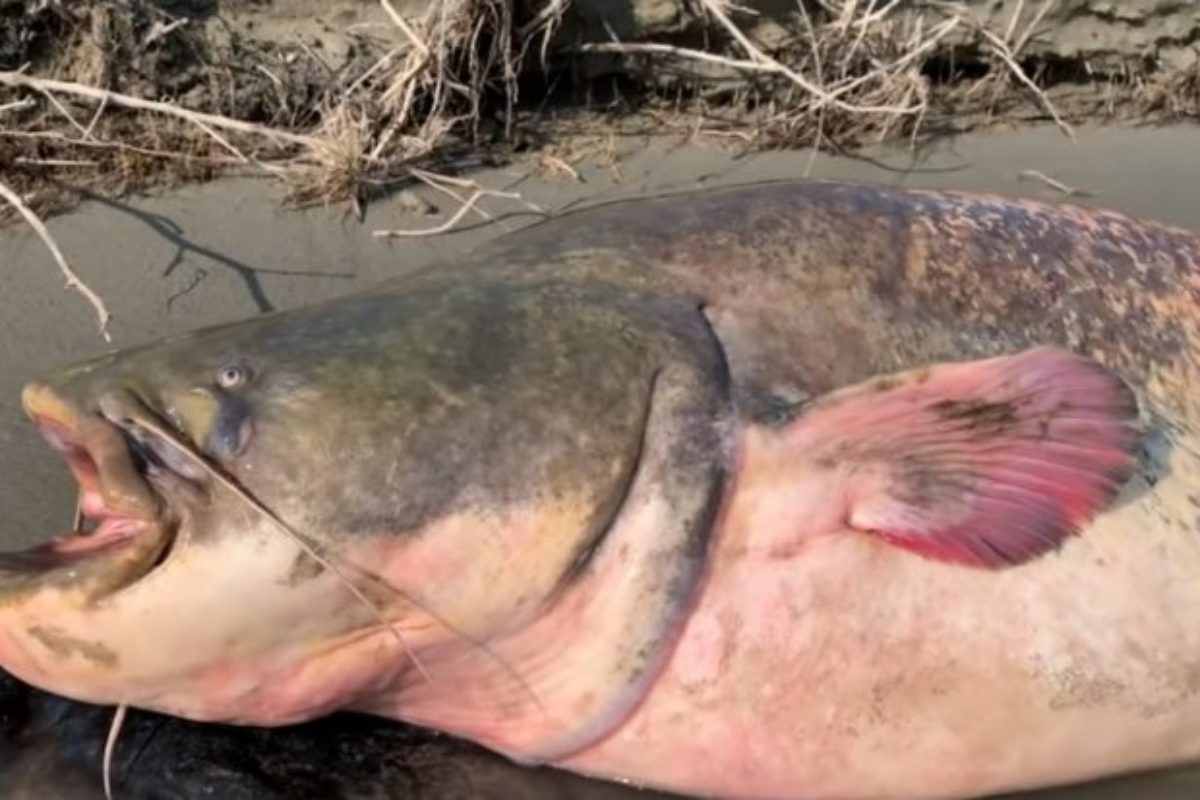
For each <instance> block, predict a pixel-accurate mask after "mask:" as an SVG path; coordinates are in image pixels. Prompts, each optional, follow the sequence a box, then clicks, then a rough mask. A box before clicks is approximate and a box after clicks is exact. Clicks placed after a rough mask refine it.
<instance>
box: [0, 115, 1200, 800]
mask: <svg viewBox="0 0 1200 800" xmlns="http://www.w3.org/2000/svg"><path fill="white" fill-rule="evenodd" d="M1198 140H1200V129H1197V128H1195V127H1182V126H1181V127H1168V128H1158V129H1149V128H1146V129H1138V130H1134V129H1118V128H1107V129H1095V130H1088V129H1083V130H1081V131H1080V132H1079V140H1078V142H1077V143H1072V142H1071V141H1069V140H1067V139H1066V138H1064V137H1063V136H1062V135H1061V134H1060V133H1058V132H1057V131H1055V130H1053V129H1051V128H1044V129H1034V130H1024V131H1022V132H1020V133H1019V134H985V135H971V136H966V137H961V138H958V139H953V140H946V141H943V142H941V143H939V144H938V145H936V146H935V147H933V148H931V149H930V150H928V151H927V152H924V153H921V154H920V155H919V156H914V155H913V154H910V153H891V154H888V153H880V154H878V156H877V158H874V159H855V160H851V159H833V158H830V157H827V156H821V157H820V158H818V159H817V160H816V162H815V164H814V165H813V168H812V173H811V174H812V177H815V178H834V179H849V180H856V181H870V182H879V183H887V184H894V185H906V186H921V187H944V188H959V189H971V190H983V191H995V192H1001V193H1005V194H1011V195H1027V196H1034V197H1041V198H1047V199H1064V196H1063V194H1062V193H1061V192H1059V191H1057V190H1055V189H1052V188H1050V187H1049V186H1047V185H1046V184H1045V183H1043V182H1041V181H1038V180H1036V179H1032V178H1028V177H1024V178H1023V177H1022V176H1021V173H1022V171H1025V170H1037V171H1040V172H1042V173H1044V174H1046V175H1049V176H1053V177H1054V178H1055V179H1057V180H1059V181H1062V182H1063V183H1065V184H1068V185H1070V186H1073V187H1076V188H1078V189H1080V190H1085V191H1087V192H1090V193H1091V194H1090V196H1086V197H1072V198H1070V201H1071V202H1077V203H1082V204H1087V205H1103V206H1108V207H1111V208H1115V209H1118V210H1121V211H1124V212H1127V213H1130V214H1134V215H1138V216H1147V217H1154V218H1157V219H1160V220H1162V221H1165V222H1168V223H1174V224H1177V225H1182V226H1185V227H1189V228H1191V229H1193V230H1197V231H1200V202H1198V200H1200V195H1198V190H1197V187H1198V186H1200V159H1197V158H1196V157H1195V153H1196V144H1197V141H1198ZM617 147H618V151H620V152H621V153H622V156H621V158H620V160H619V162H618V163H617V169H618V170H619V172H620V176H619V178H618V177H617V176H616V175H614V173H613V169H612V168H611V167H610V166H608V165H604V164H594V165H590V166H588V167H587V168H586V169H583V168H581V169H580V172H581V174H582V175H583V177H584V182H583V183H576V182H574V181H572V180H570V179H564V178H554V179H549V180H541V179H527V178H526V177H525V175H526V172H525V171H523V170H519V169H509V170H496V171H492V172H484V173H480V174H478V175H476V176H474V177H476V178H477V179H478V180H479V181H481V182H482V183H483V184H484V185H486V186H489V187H492V188H496V189H507V190H517V191H520V192H522V194H523V196H524V197H525V199H527V200H529V201H532V202H534V203H538V204H539V205H541V206H542V207H544V208H546V209H548V210H553V209H557V208H563V207H564V206H567V205H569V204H572V203H577V202H580V201H585V202H591V201H596V200H609V199H614V198H616V197H620V196H628V195H638V194H643V193H646V192H654V191H664V190H678V189H687V188H692V187H696V186H700V185H717V184H725V183H741V182H747V181H753V180H758V179H764V178H780V177H801V176H803V175H804V174H805V170H806V169H807V168H808V166H809V157H808V154H806V153H796V152H777V153H766V154H759V155H755V156H747V157H745V158H740V159H739V158H734V157H733V156H731V155H730V154H727V153H723V152H721V151H718V150H715V149H713V148H700V147H696V146H694V145H691V146H686V147H684V146H678V145H677V144H675V143H673V142H666V141H649V140H642V139H626V140H622V141H618V144H617ZM429 199H430V200H432V201H433V202H434V203H435V204H437V205H438V206H440V207H442V210H443V211H447V210H449V211H453V206H452V205H450V204H447V203H444V202H443V201H444V200H445V198H443V197H438V196H433V195H430V196H429ZM276 200H277V195H276V191H275V189H273V188H272V187H271V186H270V185H268V184H265V183H263V182H259V181H249V180H246V181H240V180H239V181H233V180H230V181H223V182H219V183H214V184H210V185H206V186H201V187H195V188H190V189H187V190H185V191H180V192H177V193H172V194H169V195H165V196H161V197H154V198H149V199H141V200H137V201H122V202H116V201H109V200H95V201H92V202H89V203H87V204H85V205H84V206H83V207H82V208H81V209H80V210H79V211H77V212H75V213H72V214H70V215H68V216H65V217H62V218H58V219H55V220H53V221H52V222H51V229H52V230H53V232H54V234H55V236H56V238H57V239H58V242H59V244H60V245H61V246H62V247H63V249H64V251H65V252H66V254H67V256H68V258H70V259H72V260H73V262H74V264H75V266H76V268H77V269H78V270H79V272H80V273H81V274H82V275H83V276H84V278H85V279H86V280H88V281H89V282H90V283H91V285H92V286H93V287H94V288H96V289H97V290H98V291H99V292H100V293H101V294H102V295H103V296H104V297H105V299H106V300H107V302H108V304H109V306H110V308H111V310H112V311H113V313H114V315H115V321H114V324H113V327H112V332H113V336H114V345H115V346H120V347H123V346H128V345H132V344H135V343H138V342H142V341H146V340H150V339H154V338H156V337H159V336H162V335H164V334H167V333H170V332H175V331H181V330H186V329H189V328H193V327H196V326H199V325H203V324H209V323H214V322H221V321H226V320H233V319H237V318H241V317H245V316H248V315H251V314H255V313H257V312H260V311H263V310H267V309H271V308H286V307H290V306H296V305H300V304H304V303H308V302H311V301H314V300H317V299H321V298H325V297H330V296H334V295H338V294H342V293H345V292H349V291H353V290H355V289H357V288H362V287H366V286H370V285H372V284H374V283H376V282H378V281H380V280H383V279H385V278H387V277H389V276H392V275H395V274H397V273H398V272H399V271H401V270H403V269H405V268H409V267H412V266H416V265H419V264H423V263H427V262H428V261H430V260H433V259H435V258H438V257H445V256H447V255H451V254H453V253H454V252H456V251H458V250H460V249H463V248H467V247H470V246H472V245H474V244H477V243H480V242H482V241H485V240H486V239H487V238H488V237H491V236H495V235H498V234H501V233H504V232H505V231H511V230H516V229H517V228H519V227H520V226H522V225H524V224H527V223H530V222H533V221H535V220H536V217H535V216H532V215H528V214H526V215H524V216H516V217H509V218H506V219H503V220H501V222H500V223H499V224H496V225H492V226H487V227H484V228H478V227H477V228H476V229H473V230H470V231H467V232H463V233H456V234H453V235H448V236H439V237H436V238H423V239H399V240H392V241H390V242H385V241H382V240H379V239H376V238H373V237H372V236H371V231H372V230H374V229H376V228H381V227H389V228H390V227H424V226H427V225H432V224H437V223H438V222H440V221H441V219H442V217H437V216H432V217H425V218H418V217H413V216H411V215H409V214H406V213H405V212H404V211H403V209H402V206H403V204H401V203H400V202H394V203H391V204H384V205H377V206H374V207H372V208H371V209H369V211H368V214H367V219H366V221H365V223H364V224H360V223H359V222H357V221H356V220H354V219H353V218H351V217H349V216H346V215H345V214H344V210H343V209H341V208H338V209H319V210H314V211H307V212H297V211H290V210H285V209H282V208H280V207H279V205H278V203H277V202H276ZM484 207H485V208H486V209H487V210H488V211H489V212H490V213H493V214H495V215H497V216H500V215H502V214H504V213H508V212H520V211H521V209H522V207H521V206H520V205H519V204H516V203H513V202H511V201H504V200H492V199H489V200H487V201H485V204H484ZM478 219H479V218H478V217H475V220H476V221H478ZM0 267H2V269H3V274H4V281H5V283H4V286H5V289H4V292H3V294H2V295H0V469H2V470H3V472H2V474H3V477H4V481H3V482H2V484H0V508H3V510H4V513H3V515H2V519H3V521H2V522H0V545H2V546H3V547H4V548H6V549H8V548H14V547H17V546H21V545H25V544H28V543H31V542H34V541H36V540H39V539H44V538H46V537H48V536H50V535H52V534H54V533H57V532H60V531H62V530H65V529H66V528H67V527H68V526H69V525H70V522H71V515H72V511H73V507H74V506H73V504H74V495H73V484H72V483H71V482H70V481H69V479H68V475H67V472H66V470H65V468H64V466H63V465H62V463H61V462H60V461H59V460H58V459H57V457H55V456H54V455H53V454H52V453H50V451H49V450H48V449H47V448H45V447H44V446H43V445H42V443H41V441H40V440H39V438H38V437H37V436H36V434H35V433H34V432H33V430H32V429H31V428H30V427H29V426H27V425H26V424H25V422H24V419H23V417H22V416H21V414H20V409H19V405H18V400H19V393H20V387H21V384H22V383H23V382H25V381H26V380H28V379H30V378H32V377H35V376H36V375H37V374H38V373H39V372H41V371H44V370H47V369H50V368H53V367H55V366H59V365H62V364H65V363H68V362H72V361H76V360H79V359H81V358H85V357H88V356H91V355H94V354H97V353H100V352H103V351H104V350H105V349H106V345H105V344H104V343H103V342H102V341H101V340H100V339H99V337H98V336H97V333H96V329H95V325H94V318H93V317H92V316H91V313H90V309H89V308H88V307H87V306H86V305H84V303H83V302H82V300H81V299H80V298H78V297H77V296H76V295H74V294H69V293H66V292H64V291H63V288H62V280H61V277H60V276H59V274H58V272H57V271H56V268H55V267H54V265H53V263H52V262H51V261H50V259H49V257H48V255H47V253H46V251H45V250H44V248H43V246H42V245H41V243H40V241H39V240H37V239H36V238H35V237H34V236H33V235H32V234H31V233H29V232H28V231H27V230H25V229H23V228H13V229H9V230H5V231H3V232H0ZM622 793H623V792H622ZM636 796H637V795H636V794H631V795H630V797H636ZM1197 796H1200V769H1198V770H1191V771H1183V772H1177V773H1172V774H1165V775H1158V776H1152V777H1146V778H1138V779H1134V780H1130V781H1118V782H1110V783H1108V784H1105V785H1104V786H1098V787H1084V788H1080V789H1076V790H1060V791H1056V792H1052V793H1045V794H1039V795H1033V796H1029V798H1028V800H1032V798H1033V797H1038V798H1041V800H1051V798H1055V799H1056V800H1083V799H1084V798H1090V799H1091V800H1117V799H1118V798H1121V799H1123V798H1131V799H1132V798H1146V799H1147V800H1176V799H1178V800H1183V798H1185V797H1187V798H1194V797H1197Z"/></svg>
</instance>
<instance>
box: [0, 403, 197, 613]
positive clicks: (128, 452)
mask: <svg viewBox="0 0 1200 800" xmlns="http://www.w3.org/2000/svg"><path fill="white" fill-rule="evenodd" d="M22 403H23V406H24V409H25V413H26V415H27V416H28V417H29V419H30V420H31V421H32V422H33V424H34V425H35V426H36V427H37V429H38V431H39V432H40V433H41V435H42V438H43V439H44V440H45V441H46V443H47V444H48V445H49V446H50V447H51V448H53V449H54V450H56V451H57V452H59V453H60V454H62V455H63V457H64V458H65V459H66V461H67V465H68V467H69V469H70V471H71V473H72V475H73V476H74V478H75V481H76V483H77V485H78V486H79V508H78V510H77V524H78V523H80V522H84V521H87V522H90V523H92V524H93V525H94V530H93V531H91V532H84V531H82V530H78V529H77V530H73V531H71V532H69V533H67V534H65V535H62V536H58V537H55V538H53V539H51V540H50V541H48V542H45V543H44V544H42V545H39V546H36V547H34V548H33V549H31V550H27V551H25V552H23V553H5V554H0V573H5V572H8V573H12V572H14V571H18V572H19V573H20V574H21V578H22V581H23V582H25V583H28V582H30V579H32V580H33V582H36V581H37V577H36V576H37V575H45V576H46V577H47V578H48V579H49V578H50V576H51V574H52V573H60V572H61V571H63V570H64V569H70V568H72V567H74V566H78V565H80V564H81V562H84V561H86V562H89V563H91V564H93V566H94V568H95V569H93V570H92V572H96V571H97V570H98V571H100V572H105V573H106V574H105V576H104V579H103V580H98V581H94V583H95V585H94V586H92V587H91V591H89V592H88V594H89V595H90V596H89V600H95V599H97V597H98V596H99V595H107V594H112V593H114V592H116V591H118V590H120V589H123V588H125V587H127V586H129V585H130V584H132V583H134V582H137V581H140V580H142V579H143V578H145V577H147V576H148V575H149V574H150V573H152V572H154V571H155V570H156V569H157V568H158V567H159V566H161V565H162V564H163V563H164V562H165V561H166V559H167V558H168V557H169V556H170V555H171V554H172V553H173V552H174V550H175V546H176V544H177V539H178V538H179V524H178V520H177V519H174V518H175V517H177V516H178V515H177V514H175V513H172V509H171V506H172V505H173V503H172V501H173V500H175V498H173V497H172V495H174V494H176V492H174V491H171V489H184V488H188V487H187V486H185V485H184V484H189V485H190V484H192V483H194V481H192V480H191V479H189V478H187V477H184V476H178V475H174V474H171V471H170V470H169V469H167V468H165V467H163V466H162V465H160V464H156V463H154V460H153V457H152V454H151V452H150V448H149V447H147V445H146V444H145V437H144V435H143V437H142V440H141V441H139V439H138V438H137V437H136V436H135V432H134V431H133V430H131V427H132V426H131V425H129V424H128V421H127V420H124V419H112V418H111V417H110V415H109V414H106V413H104V412H103V411H100V412H92V411H88V410H87V409H84V408H82V407H81V406H79V405H78V404H76V403H73V402H72V401H70V400H68V399H67V398H65V397H64V396H63V395H62V394H60V393H59V392H58V391H56V390H55V389H53V388H51V387H49V386H46V385H44V384H30V385H29V386H27V387H26V389H25V391H24V392H23V393H22ZM109 405H110V406H111V405H112V404H111V403H110V404H109ZM80 527H82V526H80ZM103 561H107V562H109V565H107V566H106V565H105V564H103V563H99V562H103ZM110 566H111V569H110ZM0 577H3V575H2V574H0ZM48 582H50V581H49V580H48ZM4 583H5V582H4V581H0V594H3V593H4V589H5V588H6V587H5V586H4ZM59 583H61V581H59Z"/></svg>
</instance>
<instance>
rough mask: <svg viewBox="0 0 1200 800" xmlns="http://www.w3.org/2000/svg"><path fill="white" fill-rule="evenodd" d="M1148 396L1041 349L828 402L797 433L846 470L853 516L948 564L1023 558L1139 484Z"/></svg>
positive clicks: (938, 370)
mask: <svg viewBox="0 0 1200 800" xmlns="http://www.w3.org/2000/svg"><path fill="white" fill-rule="evenodd" d="M1137 415H1138V411H1137V402H1136V399H1135V398H1134V396H1133V393H1132V392H1131V391H1130V390H1129V388H1128V387H1127V386H1126V385H1125V384H1124V383H1123V382H1122V381H1121V380H1120V379H1119V378H1117V377H1116V376H1115V375H1113V374H1112V373H1110V372H1108V371H1106V370H1105V369H1104V368H1102V367H1101V366H1099V365H1098V364H1096V363H1095V362H1092V361H1089V360H1087V359H1084V358H1081V357H1078V356H1075V355H1073V354H1071V353H1068V352H1066V351H1063V350H1058V349H1054V348H1048V347H1042V348H1036V349H1032V350H1027V351H1024V352H1022V353H1020V354H1017V355H1014V356H1007V357H1001V358H994V359H988V360H984V361H976V362H970V363H962V364H945V365H939V366H935V367H931V368H929V369H925V370H917V371H913V372H907V373H902V374H898V375H893V376H888V377H886V378H880V379H876V380H874V381H870V382H867V383H863V384H859V385H857V386H853V387H850V388H849V389H846V390H843V391H839V392H837V393H834V394H831V395H829V396H827V397H825V398H822V399H821V400H820V401H819V402H818V403H817V404H816V405H815V406H814V407H813V408H812V409H811V410H810V411H809V412H808V413H806V414H805V415H804V417H802V418H801V419H800V420H798V421H797V422H796V423H794V424H793V425H792V426H791V428H790V429H789V430H788V431H787V432H786V433H785V436H786V437H787V438H788V439H789V441H790V443H791V444H792V445H795V446H797V447H798V448H799V449H798V450H797V451H796V452H798V453H800V454H803V457H804V458H805V459H806V460H810V461H811V463H813V464H820V465H821V467H822V468H824V469H832V470H836V471H837V474H838V476H839V478H838V482H839V483H840V484H841V487H842V488H843V489H844V492H842V493H840V495H839V496H844V497H846V498H848V499H847V501H846V502H847V508H846V510H845V516H844V518H843V522H844V524H845V525H846V527H848V528H849V529H851V530H856V531H861V532H864V533H868V534H872V535H876V536H879V537H881V538H883V539H885V540H887V541H889V542H892V543H894V544H897V545H899V546H901V547H905V548H908V549H910V550H913V551H916V552H918V553H921V554H923V555H926V556H929V557H932V558H937V559H941V560H945V561H953V562H958V563H965V564H973V565H977V566H986V567H1002V566H1007V565H1012V564H1020V563H1023V562H1025V561H1028V560H1030V559H1033V558H1035V557H1037V556H1040V555H1043V554H1045V553H1047V552H1048V551H1050V550H1053V549H1055V548H1056V547H1058V545H1059V544H1060V543H1061V542H1062V541H1063V540H1064V539H1066V538H1067V537H1069V536H1072V535H1074V534H1076V533H1078V532H1079V530H1080V529H1081V527H1082V526H1083V525H1085V524H1086V523H1087V522H1088V521H1090V520H1091V518H1092V517H1093V516H1094V515H1095V514H1097V513H1098V512H1100V511H1101V510H1103V509H1104V508H1105V507H1106V506H1107V505H1108V504H1109V503H1110V502H1111V501H1112V500H1113V498H1114V497H1115V495H1116V494H1117V492H1118V491H1119V490H1120V488H1121V486H1122V485H1123V484H1124V483H1125V481H1126V480H1128V478H1129V476H1130V475H1131V473H1132V470H1133V467H1134V461H1135V456H1134V449H1135V447H1136V445H1137V441H1138V435H1139V431H1138V427H1137Z"/></svg>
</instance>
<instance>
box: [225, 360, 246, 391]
mask: <svg viewBox="0 0 1200 800" xmlns="http://www.w3.org/2000/svg"><path fill="white" fill-rule="evenodd" d="M249 379H250V371H249V370H248V369H246V367H244V366H243V365H241V364H226V365H225V366H223V367H221V368H220V369H219V370H217V385H218V386H220V387H221V388H222V389H236V388H238V387H239V386H242V385H244V384H245V383H246V381H247V380H249Z"/></svg>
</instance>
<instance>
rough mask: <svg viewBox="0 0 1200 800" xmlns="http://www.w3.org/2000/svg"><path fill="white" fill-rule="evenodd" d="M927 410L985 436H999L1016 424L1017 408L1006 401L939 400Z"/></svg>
mask: <svg viewBox="0 0 1200 800" xmlns="http://www.w3.org/2000/svg"><path fill="white" fill-rule="evenodd" d="M929 410H930V411H932V412H933V413H934V414H936V415H937V416H938V417H939V418H940V419H942V420H944V421H946V422H957V423H961V425H962V428H963V429H964V430H969V431H976V432H978V433H982V434H984V435H987V436H1000V435H1002V434H1004V433H1005V432H1007V431H1008V430H1009V429H1011V428H1012V427H1013V426H1014V425H1016V424H1017V409H1016V407H1014V406H1013V404H1012V403H1008V402H1003V403H989V402H985V401H983V400H939V401H938V402H936V403H933V404H932V405H930V406H929Z"/></svg>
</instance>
